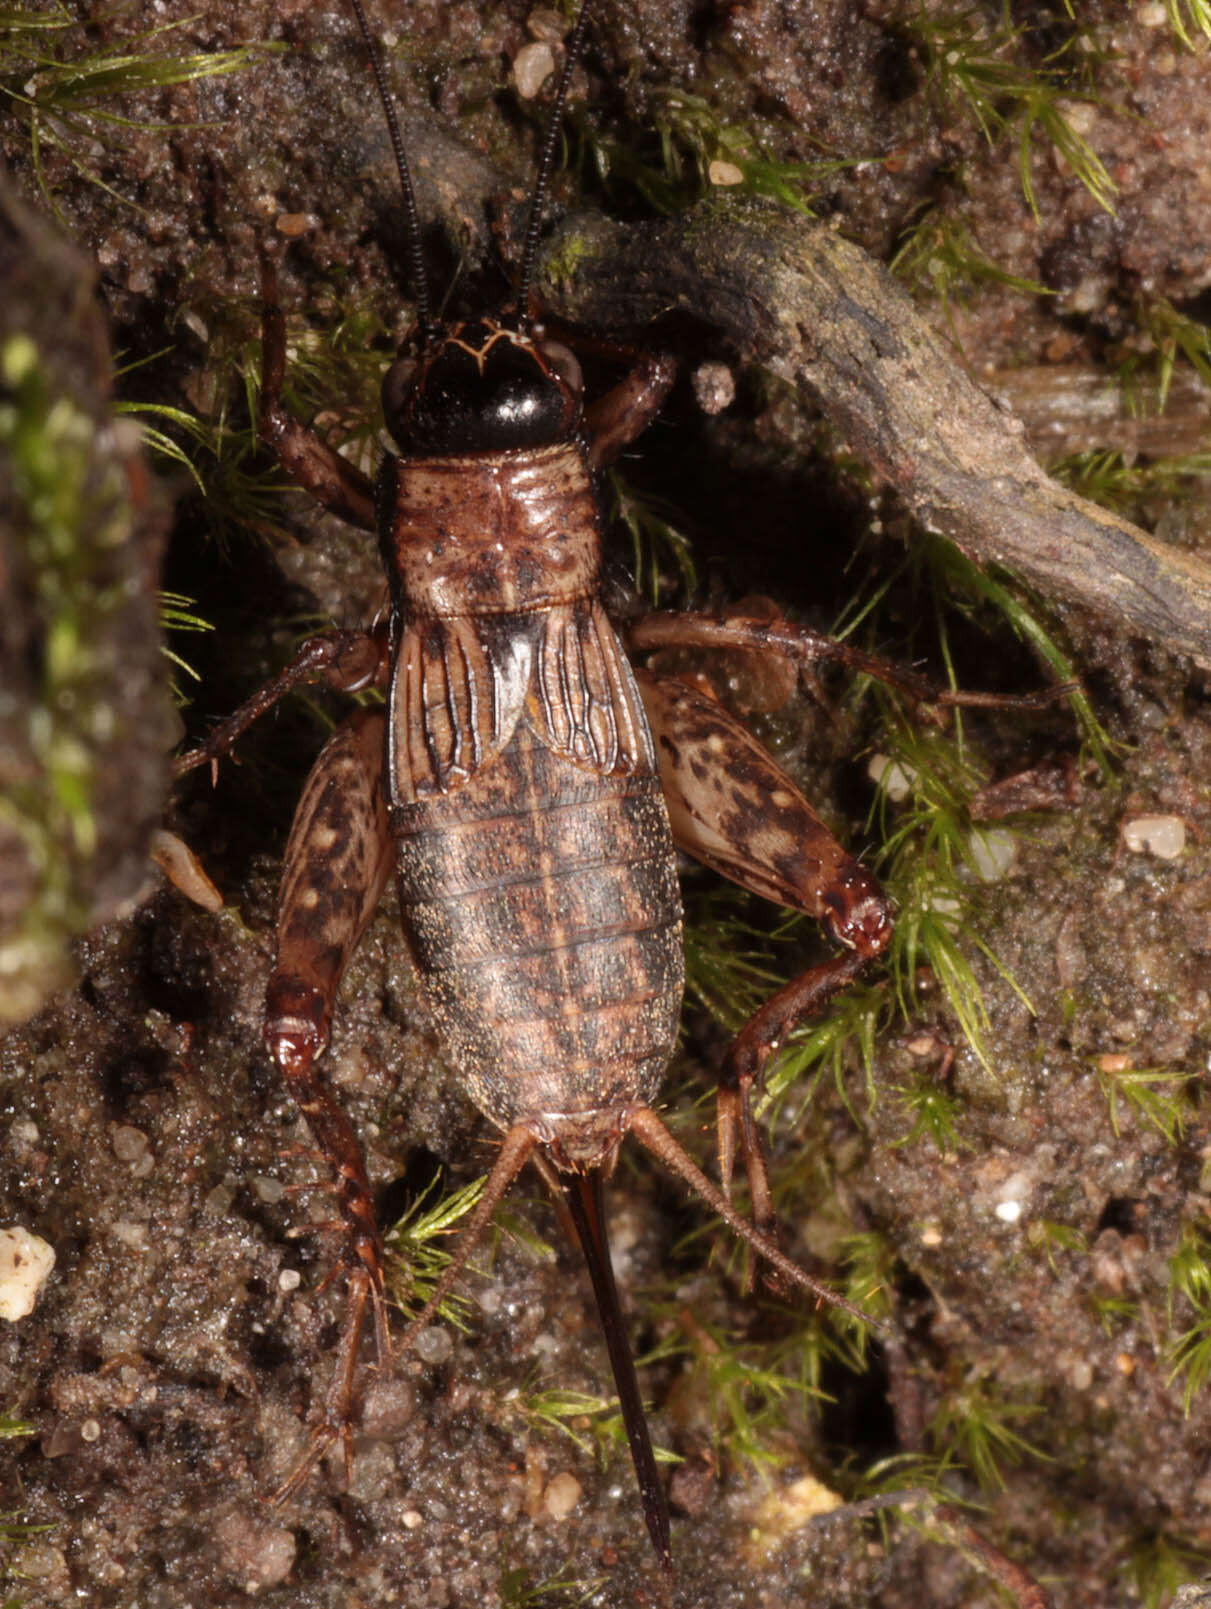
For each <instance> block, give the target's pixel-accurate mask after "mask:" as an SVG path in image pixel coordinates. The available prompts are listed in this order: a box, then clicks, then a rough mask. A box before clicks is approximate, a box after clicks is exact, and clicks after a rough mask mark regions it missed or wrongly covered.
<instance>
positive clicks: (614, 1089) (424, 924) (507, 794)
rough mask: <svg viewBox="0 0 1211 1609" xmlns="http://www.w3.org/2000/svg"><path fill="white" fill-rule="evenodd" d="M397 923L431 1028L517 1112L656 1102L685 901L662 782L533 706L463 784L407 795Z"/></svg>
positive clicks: (679, 966)
mask: <svg viewBox="0 0 1211 1609" xmlns="http://www.w3.org/2000/svg"><path fill="white" fill-rule="evenodd" d="M392 831H393V834H394V835H395V837H396V841H397V854H398V866H399V876H400V894H401V902H402V906H403V914H404V922H405V926H406V928H407V930H408V932H409V936H410V939H411V941H412V945H413V949H414V952H415V956H416V960H417V963H418V966H419V967H420V970H421V972H422V975H423V977H424V982H425V992H426V995H427V997H428V1000H429V1002H430V1005H431V1007H432V1010H433V1012H434V1016H435V1019H436V1025H437V1029H438V1033H439V1035H440V1037H441V1039H442V1041H443V1043H444V1045H445V1048H446V1051H447V1054H448V1055H449V1056H450V1057H451V1058H452V1060H453V1061H454V1063H455V1065H456V1066H457V1067H458V1068H459V1070H460V1072H461V1074H462V1075H463V1076H464V1077H465V1079H466V1081H467V1087H468V1091H469V1093H470V1094H471V1096H472V1098H473V1099H474V1100H475V1102H476V1104H477V1105H478V1106H479V1107H480V1108H481V1110H483V1111H484V1112H485V1113H486V1114H487V1115H488V1116H489V1117H490V1118H491V1119H492V1120H493V1121H494V1122H495V1123H498V1124H500V1125H501V1126H502V1127H505V1128H508V1127H510V1126H511V1125H512V1124H513V1123H515V1122H518V1121H524V1120H526V1119H528V1118H529V1119H538V1118H540V1117H541V1114H543V1113H561V1112H562V1113H570V1112H581V1111H600V1110H602V1109H618V1110H620V1111H621V1110H624V1109H625V1108H627V1107H629V1106H633V1105H636V1104H641V1103H646V1102H649V1101H651V1100H652V1099H653V1098H654V1097H655V1094H656V1091H657V1089H658V1087H659V1085H660V1081H661V1078H662V1077H663V1074H664V1071H665V1068H666V1067H667V1065H668V1061H669V1058H670V1056H671V1055H672V1052H673V1048H674V1045H675V1042H676V1035H677V1020H678V1014H679V1011H680V1005H681V995H682V989H683V985H684V962H683V957H682V940H681V900H680V894H679V891H678V887H677V878H676V870H675V862H674V852H673V844H672V837H671V834H670V831H669V825H668V817H667V813H666V811H665V807H664V801H663V796H662V794H661V791H660V785H659V782H658V780H657V779H656V777H655V775H654V774H652V772H650V771H649V770H648V769H647V768H646V767H642V768H641V770H640V773H639V774H636V773H635V772H633V771H631V772H622V773H620V772H615V773H614V774H607V775H602V774H601V773H600V772H597V771H594V770H593V769H591V768H589V769H586V768H585V767H584V766H583V765H577V764H575V763H574V762H573V761H571V760H570V759H569V758H567V756H566V755H564V754H561V753H559V752H558V751H556V750H553V749H552V748H551V747H550V746H549V745H548V743H547V742H544V741H542V740H541V739H540V737H539V736H538V735H536V733H535V732H534V730H533V729H532V728H531V725H530V723H529V722H528V721H527V720H526V719H525V718H524V717H523V719H522V720H521V722H520V723H519V724H518V726H517V727H516V728H515V730H514V732H513V734H512V736H511V738H510V739H509V741H508V743H507V746H506V747H505V748H504V750H503V751H502V752H499V753H497V754H496V755H494V756H492V758H491V759H490V761H489V762H488V763H487V764H486V765H485V766H484V767H483V768H482V769H480V770H479V771H477V772H476V773H475V774H474V776H473V777H472V778H471V779H470V781H468V782H466V783H464V784H463V785H462V786H461V787H459V788H457V789H456V790H455V791H454V792H452V793H450V794H447V795H442V796H437V797H432V798H428V799H423V800H419V801H417V802H415V803H412V804H407V805H402V806H397V808H396V809H394V810H393V811H392Z"/></svg>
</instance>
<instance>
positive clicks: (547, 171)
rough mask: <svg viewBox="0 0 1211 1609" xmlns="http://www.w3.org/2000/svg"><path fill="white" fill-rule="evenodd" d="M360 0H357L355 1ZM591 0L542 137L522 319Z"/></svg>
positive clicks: (520, 291) (525, 249)
mask: <svg viewBox="0 0 1211 1609" xmlns="http://www.w3.org/2000/svg"><path fill="white" fill-rule="evenodd" d="M356 3H357V0H354V4H356ZM589 11H590V0H584V4H583V5H582V6H581V8H580V15H579V17H577V19H576V26H575V28H574V29H573V30H572V37H571V39H570V40H569V42H568V54H567V57H566V59H565V61H564V64H563V72H562V73H561V74H560V78H559V88H558V89H557V90H556V91H555V104H554V106H552V108H551V121H550V123H549V124H548V125H547V137H546V139H545V140H544V141H543V147H542V155H541V156H540V157H539V159H538V173H537V175H536V177H535V180H534V199H533V201H531V203H530V217H529V221H528V222H527V224H526V238H525V241H524V243H523V245H522V250H521V273H520V275H519V276H518V283H517V311H518V315H519V316H520V318H521V320H522V322H523V323H524V322H525V321H526V319H527V317H528V313H527V308H528V306H529V301H530V281H531V279H532V278H533V277H534V259H535V258H536V257H537V256H538V234H539V230H540V229H541V228H542V207H543V202H544V201H545V200H546V194H547V190H548V189H549V187H550V183H551V170H552V169H553V167H554V166H555V142H556V141H557V140H558V138H559V128H560V124H561V123H562V121H563V109H564V106H565V105H566V104H567V99H568V86H569V85H570V84H571V82H572V73H573V71H574V69H575V67H576V63H577V62H578V61H579V60H580V55H581V51H582V50H583V49H584V36H585V30H586V28H587V27H588V22H589Z"/></svg>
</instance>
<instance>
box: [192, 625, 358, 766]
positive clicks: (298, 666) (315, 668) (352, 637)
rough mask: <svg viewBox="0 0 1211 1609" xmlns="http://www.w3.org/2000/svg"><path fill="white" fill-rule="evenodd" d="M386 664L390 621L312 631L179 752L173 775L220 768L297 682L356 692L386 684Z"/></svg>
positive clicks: (299, 685) (303, 684)
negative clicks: (281, 665) (195, 743)
mask: <svg viewBox="0 0 1211 1609" xmlns="http://www.w3.org/2000/svg"><path fill="white" fill-rule="evenodd" d="M387 669H388V643H387V630H386V628H385V627H377V628H376V629H375V630H374V631H325V632H322V633H321V634H320V635H319V636H317V637H308V638H307V640H306V642H304V643H303V645H302V646H301V647H300V648H299V650H298V652H297V653H296V654H295V656H294V658H293V659H292V660H291V661H290V663H289V665H287V666H286V668H285V670H282V671H279V672H278V674H277V675H276V676H274V677H271V678H270V680H269V681H267V682H266V683H265V685H264V686H263V687H259V688H258V689H257V690H256V692H255V693H254V694H253V695H252V697H251V698H250V699H248V700H247V701H246V702H245V703H243V704H241V705H240V707H239V709H237V710H233V711H232V713H231V714H230V715H228V716H227V717H226V719H225V720H222V721H219V722H218V723H217V724H216V725H215V726H213V727H212V728H211V729H210V733H209V735H208V736H207V738H206V741H205V742H204V743H202V744H201V745H200V746H199V747H198V748H196V749H188V750H186V752H185V753H184V754H180V755H178V756H177V758H176V760H175V761H174V763H173V776H174V777H183V776H185V775H186V774H187V773H188V772H190V771H192V770H194V769H195V768H196V767H197V766H199V765H206V764H209V765H210V766H211V768H212V769H215V768H217V766H218V762H219V761H220V760H221V759H223V758H224V757H225V756H226V755H228V754H230V753H231V751H232V749H233V748H234V747H235V744H236V741H237V739H239V738H240V737H242V736H243V734H244V733H245V732H246V731H247V730H248V728H249V727H250V726H251V725H252V723H253V722H254V721H255V720H257V719H259V717H260V716H262V715H264V714H265V713H266V712H267V711H268V710H271V709H272V708H273V706H274V705H275V704H276V703H277V702H278V700H279V699H281V698H284V697H285V696H286V694H287V693H290V692H293V691H294V689H295V688H296V687H305V686H307V685H308V684H309V683H311V682H324V683H325V684H326V685H327V686H329V687H331V688H333V689H334V690H335V691H337V692H342V693H357V692H360V691H361V689H362V688H364V687H370V686H372V685H374V684H376V683H377V684H378V685H380V686H381V685H383V684H384V683H385V681H386V677H387Z"/></svg>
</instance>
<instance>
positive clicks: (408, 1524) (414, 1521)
mask: <svg viewBox="0 0 1211 1609" xmlns="http://www.w3.org/2000/svg"><path fill="white" fill-rule="evenodd" d="M400 1523H401V1525H402V1526H403V1527H404V1530H405V1531H416V1530H419V1528H420V1527H421V1526H422V1525H423V1524H424V1523H425V1516H424V1515H423V1514H419V1513H418V1512H417V1511H416V1509H414V1508H406V1509H405V1510H404V1512H403V1513H402V1514H401V1515H400Z"/></svg>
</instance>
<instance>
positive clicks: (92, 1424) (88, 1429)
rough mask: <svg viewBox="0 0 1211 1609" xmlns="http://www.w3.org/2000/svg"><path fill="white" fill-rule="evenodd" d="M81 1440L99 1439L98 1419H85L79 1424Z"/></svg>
mask: <svg viewBox="0 0 1211 1609" xmlns="http://www.w3.org/2000/svg"><path fill="white" fill-rule="evenodd" d="M80 1440H81V1441H100V1440H101V1423H100V1420H98V1419H86V1420H85V1421H84V1423H83V1424H82V1425H81V1426H80Z"/></svg>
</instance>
